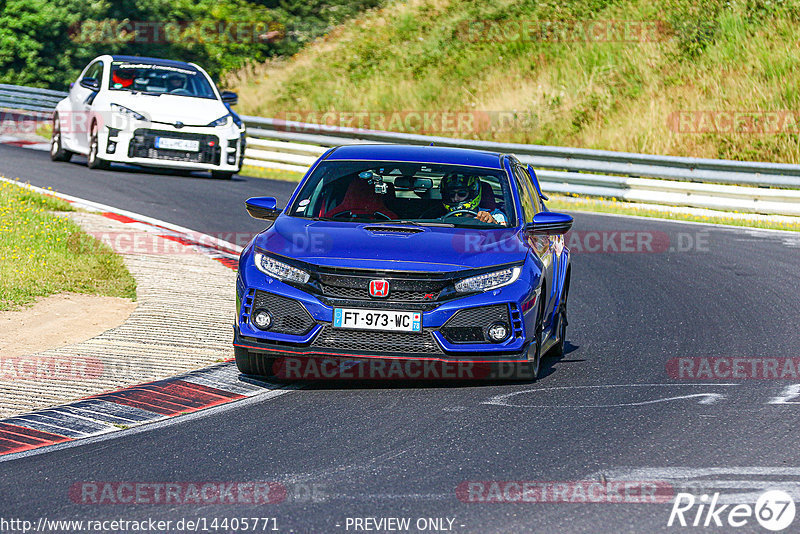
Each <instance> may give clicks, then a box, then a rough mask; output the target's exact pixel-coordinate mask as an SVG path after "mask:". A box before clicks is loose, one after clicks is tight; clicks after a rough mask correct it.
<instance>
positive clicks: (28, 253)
mask: <svg viewBox="0 0 800 534" xmlns="http://www.w3.org/2000/svg"><path fill="white" fill-rule="evenodd" d="M64 211H71V207H70V206H69V204H67V203H66V202H64V201H62V200H58V199H56V198H52V197H46V196H43V195H39V194H37V193H33V192H31V191H27V190H25V189H23V188H21V187H18V186H16V185H14V184H10V183H8V182H0V310H7V309H13V308H17V307H19V306H21V305H25V304H28V303H31V302H33V301H34V300H35V299H36V298H37V297H42V296H47V295H52V294H55V293H61V292H63V291H71V292H75V293H89V294H99V295H108V296H115V297H125V298H131V299H133V298H135V297H136V281H135V280H134V279H133V277H132V276H131V275H130V273H129V272H128V270H127V269H126V268H125V265H124V264H123V262H122V258H121V257H120V256H117V255H116V254H114V253H113V252H112V251H111V249H110V248H108V247H107V246H105V245H103V244H102V243H100V242H99V241H97V240H96V239H95V238H93V237H91V236H89V235H88V234H86V233H84V232H83V231H82V230H81V229H80V227H79V226H78V225H77V224H75V223H73V222H72V221H70V220H69V219H67V218H66V217H63V216H59V215H57V214H54V213H53V212H64Z"/></svg>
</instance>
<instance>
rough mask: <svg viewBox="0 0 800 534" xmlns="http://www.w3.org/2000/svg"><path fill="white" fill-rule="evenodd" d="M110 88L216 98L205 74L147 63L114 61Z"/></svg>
mask: <svg viewBox="0 0 800 534" xmlns="http://www.w3.org/2000/svg"><path fill="white" fill-rule="evenodd" d="M108 88H109V90H111V91H137V92H142V93H148V94H156V95H161V94H170V95H175V96H191V97H195V98H212V99H216V98H217V97H216V95H215V94H214V90H213V89H212V88H211V84H210V83H209V82H208V80H207V79H206V77H205V76H204V75H203V73H202V72H200V71H199V70H197V69H195V68H193V67H191V66H190V65H186V66H185V67H174V66H171V65H159V64H155V63H146V62H141V63H139V62H137V63H132V62H127V61H114V62H113V63H112V64H111V77H110V78H109V84H108Z"/></svg>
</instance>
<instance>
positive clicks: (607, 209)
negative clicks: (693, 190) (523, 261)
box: [547, 195, 800, 232]
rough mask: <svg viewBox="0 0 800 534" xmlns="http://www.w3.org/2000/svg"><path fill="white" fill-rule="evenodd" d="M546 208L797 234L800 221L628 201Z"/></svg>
mask: <svg viewBox="0 0 800 534" xmlns="http://www.w3.org/2000/svg"><path fill="white" fill-rule="evenodd" d="M547 207H548V208H549V209H550V210H552V211H588V212H595V213H614V214H617V215H636V216H639V217H657V218H660V219H671V220H675V221H693V222H700V223H713V224H724V225H728V226H743V227H747V228H766V229H770V230H788V231H792V232H800V222H798V223H788V222H777V221H761V220H752V219H738V218H734V217H729V216H726V215H725V213H724V212H720V214H719V215H718V216H715V215H709V216H706V215H690V214H687V213H671V212H668V211H659V210H654V209H647V208H640V207H636V206H631V205H630V203H628V202H622V201H618V200H614V199H592V198H584V197H579V198H571V199H569V200H567V198H566V197H561V196H555V195H551V196H550V200H549V201H548V202H547Z"/></svg>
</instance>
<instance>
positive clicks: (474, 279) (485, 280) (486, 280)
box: [456, 267, 522, 293]
mask: <svg viewBox="0 0 800 534" xmlns="http://www.w3.org/2000/svg"><path fill="white" fill-rule="evenodd" d="M521 272H522V269H521V268H520V267H509V268H508V269H503V270H500V271H495V272H493V273H486V274H479V275H478V276H470V277H469V278H464V279H463V280H459V281H458V282H456V291H458V292H459V293H472V292H474V291H487V290H489V289H497V288H498V287H503V286H507V285H508V284H511V283H514V282H516V281H517V279H518V278H519V274H520V273H521Z"/></svg>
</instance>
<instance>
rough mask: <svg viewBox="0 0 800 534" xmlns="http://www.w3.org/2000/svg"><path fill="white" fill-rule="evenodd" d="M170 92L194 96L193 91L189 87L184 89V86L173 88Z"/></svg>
mask: <svg viewBox="0 0 800 534" xmlns="http://www.w3.org/2000/svg"><path fill="white" fill-rule="evenodd" d="M169 94H171V95H177V96H192V92H191V91H189V90H188V89H184V88H182V87H181V88H179V89H173V90H172V91H170V92H169Z"/></svg>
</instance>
